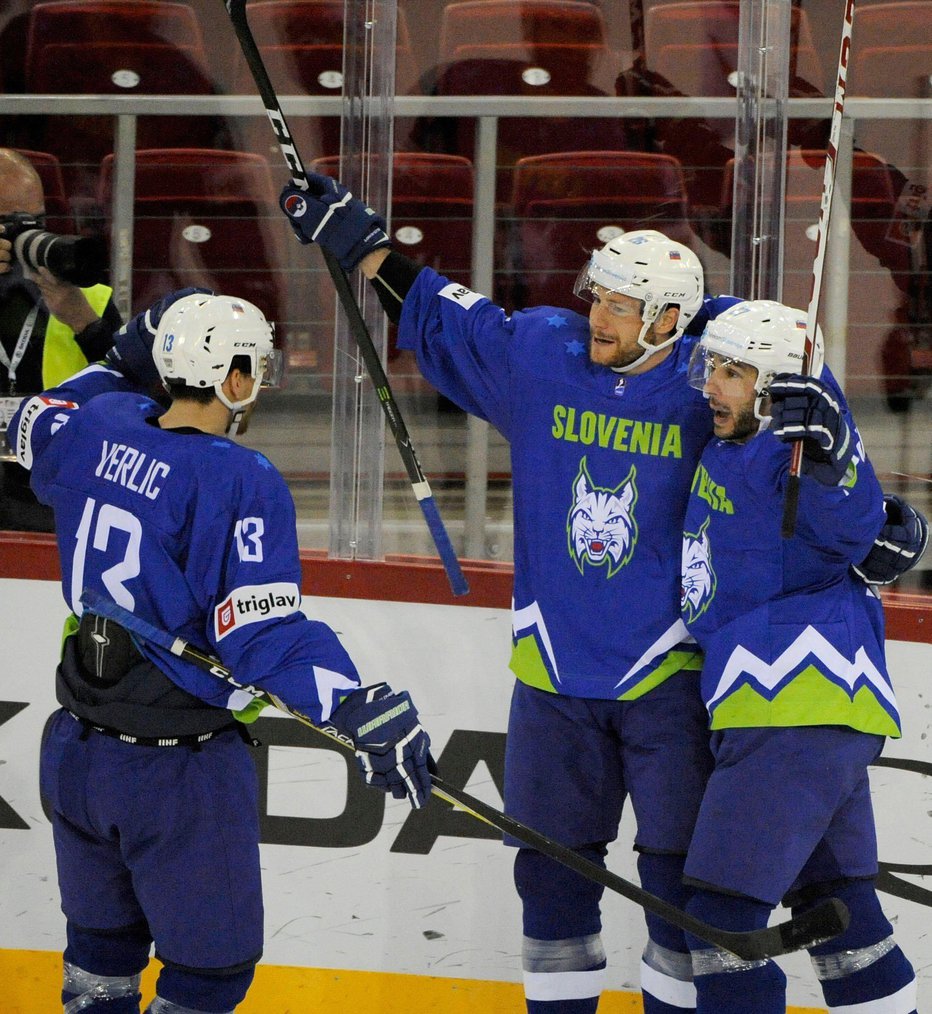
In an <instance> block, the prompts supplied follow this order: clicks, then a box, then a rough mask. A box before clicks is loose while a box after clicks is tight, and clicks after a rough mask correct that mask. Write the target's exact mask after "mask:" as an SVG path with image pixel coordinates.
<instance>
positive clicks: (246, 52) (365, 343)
mask: <svg viewBox="0 0 932 1014" xmlns="http://www.w3.org/2000/svg"><path fill="white" fill-rule="evenodd" d="M224 6H225V7H226V9H227V13H228V14H229V16H230V21H231V22H232V24H233V31H234V32H235V33H236V38H237V40H238V41H239V44H240V48H241V49H242V51H243V56H244V57H245V58H246V63H247V64H248V65H249V70H250V72H251V73H252V76H253V79H254V80H255V82H256V88H257V89H258V92H259V97H260V98H261V99H262V104H263V106H265V112H266V115H267V116H268V118H269V122H270V123H271V124H272V130H273V131H274V133H275V138H276V140H277V141H278V145H279V147H280V148H281V151H282V155H284V157H285V161H286V162H287V163H288V168H289V169H290V170H291V181H292V183H293V184H294V185H295V186H296V187H299V188H300V189H301V190H309V189H310V183H309V181H308V178H307V173H306V171H305V169H304V164H303V163H302V161H301V156H300V155H299V154H298V149H297V148H296V147H295V144H294V139H293V138H292V136H291V131H290V130H289V129H288V124H287V122H286V121H285V115H284V113H283V112H282V110H281V106H280V105H279V102H278V97H277V96H276V94H275V89H274V88H273V87H272V82H271V81H270V80H269V75H268V73H267V72H266V69H265V64H264V63H263V62H262V56H261V54H260V53H259V49H258V47H257V46H256V42H255V39H254V38H253V35H252V31H251V30H250V28H249V22H248V21H247V20H246V0H224ZM321 253H322V254H323V256H324V262H325V263H326V265H327V270H328V271H329V272H330V277H331V278H332V279H333V284H334V286H335V287H336V290H337V295H338V296H339V298H340V303H341V305H342V306H343V311H344V312H345V313H346V316H347V319H348V320H349V325H350V331H352V333H353V337H354V338H355V340H356V344H357V346H358V347H359V352H360V354H361V355H362V358H363V362H364V363H365V364H366V369H367V370H368V372H369V376H370V377H371V378H372V383H373V384H374V386H375V391H376V394H377V395H378V398H379V402H380V404H381V406H382V411H383V412H384V413H385V418H386V419H387V420H388V425H389V428H390V429H391V431H392V435H393V436H394V438H395V443H396V444H397V446H398V450H399V452H400V453H401V460H402V461H403V462H404V466H405V470H406V471H407V473H408V479H409V480H410V482H411V488H412V489H413V490H414V495H415V496H416V497H417V502H418V504H419V505H420V508H421V511H422V512H423V514H424V519H425V521H426V522H427V527H428V529H430V534H431V537H432V538H433V540H434V545H435V546H436V548H437V553H438V555H439V556H440V562H441V563H442V564H443V567H444V570H445V571H446V572H447V578H448V579H449V581H450V587H451V588H452V590H453V594H454V595H466V594H467V593H468V592H469V585H468V584H467V583H466V578H465V576H464V575H463V571H462V568H461V567H460V564H459V560H457V558H456V552H455V551H454V549H453V544H452V543H451V542H450V536H449V535H448V534H447V530H446V528H444V525H443V521H442V520H441V518H440V511H439V510H438V508H437V504H436V503H435V501H434V498H433V494H432V493H431V491H430V485H429V484H428V482H427V479H426V477H425V475H424V471H423V469H422V468H421V464H420V462H419V461H418V459H417V455H416V454H415V452H414V447H413V445H412V443H411V438H410V436H409V435H408V429H407V427H406V426H405V423H404V419H402V417H401V412H400V410H399V408H398V405H397V403H396V402H395V397H394V395H393V394H392V389H391V387H390V386H389V383H388V377H387V376H386V374H385V370H384V368H383V367H382V361H381V359H380V358H379V354H378V352H376V350H375V346H374V345H373V343H372V336H371V335H370V334H369V330H368V328H367V327H366V322H365V321H364V320H363V317H362V313H361V312H360V309H359V304H358V303H357V302H356V298H355V297H354V295H353V291H352V289H351V288H350V284H349V280H348V279H347V277H346V273H345V272H344V271H343V269H342V268H341V267H340V264H339V262H338V261H337V259H336V257H334V256H333V254H332V253H330V252H329V251H327V250H324V249H323V247H321Z"/></svg>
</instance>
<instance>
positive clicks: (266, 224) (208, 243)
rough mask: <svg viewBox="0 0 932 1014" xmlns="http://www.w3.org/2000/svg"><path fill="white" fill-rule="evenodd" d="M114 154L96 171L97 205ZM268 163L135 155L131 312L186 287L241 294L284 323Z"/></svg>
mask: <svg viewBox="0 0 932 1014" xmlns="http://www.w3.org/2000/svg"><path fill="white" fill-rule="evenodd" d="M113 175H114V157H113V155H108V156H106V157H105V158H104V159H103V162H102V164H101V167H100V181H99V191H98V200H99V202H100V204H101V206H102V207H103V208H105V209H109V208H110V206H111V202H112V197H113ZM278 190H279V188H278V187H277V186H276V185H275V183H274V181H273V179H272V173H271V170H270V168H269V164H268V162H267V160H266V159H265V158H264V157H263V156H261V155H257V154H253V153H250V152H241V151H215V150H208V149H165V148H159V149H148V150H140V151H137V152H136V175H135V202H134V209H133V211H134V219H133V253H132V256H133V277H132V288H133V300H132V306H133V312H138V311H139V310H140V309H143V308H145V307H146V306H148V305H149V304H150V303H152V302H153V301H154V300H155V299H158V298H159V297H160V296H162V295H164V294H165V293H166V292H168V291H170V290H172V289H177V288H181V287H184V286H188V285H196V286H203V287H206V288H210V289H213V290H214V291H216V292H220V293H225V294H229V295H236V296H242V297H243V298H244V299H248V300H250V301H251V302H253V303H255V304H256V305H257V306H258V307H259V308H260V309H261V310H262V311H263V312H264V313H265V314H266V316H267V317H268V318H269V319H270V320H275V321H279V322H281V321H284V320H286V319H287V318H286V314H287V308H286V298H285V293H286V286H285V279H284V268H285V266H286V256H287V255H286V248H285V245H284V244H285V240H286V239H288V238H290V232H291V230H290V228H289V226H288V223H287V222H286V221H285V220H284V219H283V217H282V215H281V213H280V212H279V210H278Z"/></svg>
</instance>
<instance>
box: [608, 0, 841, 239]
mask: <svg viewBox="0 0 932 1014" xmlns="http://www.w3.org/2000/svg"><path fill="white" fill-rule="evenodd" d="M790 17H791V36H790V61H791V65H790V84H789V93H790V95H791V96H809V97H812V96H814V95H822V94H824V81H823V79H824V72H823V68H822V64H821V61H820V59H819V56H818V53H817V51H816V49H815V46H814V44H813V41H812V33H811V31H810V27H809V21H808V19H807V16H806V14H805V11H804V10H803V9H802V8H799V7H797V6H794V7H793V8H792V11H791V15H790ZM739 18H740V3H738V2H737V0H685V2H678V3H661V4H656V5H653V6H651V7H649V8H648V9H647V10H646V12H645V16H644V52H643V54H638V56H639V57H640V59H639V60H638V61H637V62H636V64H635V67H634V68H632V69H631V70H629V71H626V72H624V73H623V74H622V75H620V76H619V78H618V81H617V84H616V90H617V93H618V94H619V95H624V96H626V97H637V96H661V97H673V96H677V95H685V96H689V97H699V96H713V97H731V96H733V95H735V93H736V70H737V66H738V55H739V50H738V28H739ZM792 129H793V127H792V126H791V130H792ZM629 130H630V131H631V134H632V140H634V138H637V141H636V142H635V143H637V144H638V145H639V146H640V147H643V148H645V149H647V150H655V149H656V150H660V151H664V152H666V153H667V154H671V155H673V156H675V157H676V158H678V159H679V160H680V162H681V163H682V164H683V167H684V170H685V171H686V178H687V186H688V188H689V199H690V207H691V209H692V213H693V215H694V216H696V218H697V220H698V221H700V222H701V223H702V227H703V232H704V239H705V240H706V242H708V243H709V245H711V246H713V247H715V248H717V249H722V241H723V235H722V230H721V226H720V223H719V222H718V221H717V220H716V216H717V214H718V205H719V194H720V192H721V187H722V178H723V172H724V167H725V164H726V162H727V161H728V159H730V158H731V157H733V155H734V130H735V127H734V121H733V120H731V119H718V118H716V119H705V118H703V117H701V116H698V117H697V116H693V117H690V118H688V119H682V118H678V119H672V118H663V119H652V120H649V121H648V120H645V121H643V122H641V121H638V122H631V123H630V124H629ZM726 245H727V241H726Z"/></svg>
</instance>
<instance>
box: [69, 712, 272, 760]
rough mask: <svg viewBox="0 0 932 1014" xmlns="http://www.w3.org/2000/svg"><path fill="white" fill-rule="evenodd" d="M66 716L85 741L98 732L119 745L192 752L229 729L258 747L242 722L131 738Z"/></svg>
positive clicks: (256, 741) (107, 727) (76, 717)
mask: <svg viewBox="0 0 932 1014" xmlns="http://www.w3.org/2000/svg"><path fill="white" fill-rule="evenodd" d="M65 710H66V711H68V714H69V715H71V717H72V718H73V719H74V720H75V721H76V722H80V723H81V725H82V727H83V730H84V731H83V732H82V733H81V739H87V737H88V736H89V735H90V734H91V733H92V732H99V733H100V734H101V735H102V736H109V737H110V738H111V739H118V740H120V742H121V743H132V744H133V745H134V746H189V747H192V748H193V749H194V750H199V749H200V748H201V744H202V743H206V742H207V741H208V740H211V739H213V738H214V736H219V735H220V733H221V732H229V731H230V729H235V730H236V732H238V733H239V735H240V737H241V738H242V739H243V740H244V741H245V742H246V743H248V744H249V745H250V746H259V745H260V744H259V740H257V739H254V738H253V737H252V736H251V735H250V734H249V732H247V730H246V727H245V726H244V725H243V724H242V722H232V723H231V724H230V725H225V726H223V728H221V729H214V730H213V732H196V733H190V734H189V735H187V736H131V735H130V734H129V733H127V732H120V730H119V729H111V728H110V727H109V726H106V725H97V724H96V723H94V722H92V721H90V720H89V719H87V718H82V717H81V716H80V715H76V714H75V713H74V712H73V711H69V710H68V709H67V708H66V709H65Z"/></svg>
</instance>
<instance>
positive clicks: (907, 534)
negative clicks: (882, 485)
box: [851, 493, 929, 584]
mask: <svg viewBox="0 0 932 1014" xmlns="http://www.w3.org/2000/svg"><path fill="white" fill-rule="evenodd" d="M883 506H884V510H885V511H886V512H887V521H886V524H885V525H884V526H883V528H881V529H880V534H879V535H878V536H877V538H876V539H874V544H873V546H871V551H870V552H869V553H868V554H867V556H866V557H865V558H864V560H863V561H862V562H861V563H859V564H858V565H857V566H856V567H855V566H852V568H851V569H852V570H853V571H854V572H855V574H857V576H858V577H859V578H860V579H861V580H862V581H866V582H867V583H868V584H892V583H893V582H894V581H895V580H896V579H897V578H898V577H900V576H901V575H903V574H905V573H906V572H907V571H908V570H911V569H912V568H913V567H915V566H916V564H917V563H918V562H919V561H920V560H921V559H922V554H923V553H924V552H925V551H926V546H927V545H928V543H929V525H928V522H927V521H926V519H925V517H924V516H923V515H922V514H921V513H920V512H919V511H917V510H916V509H915V507H913V506H911V505H910V504H908V503H907V502H906V501H905V500H903V499H901V498H900V497H898V496H896V494H894V493H885V494H884V498H883Z"/></svg>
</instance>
